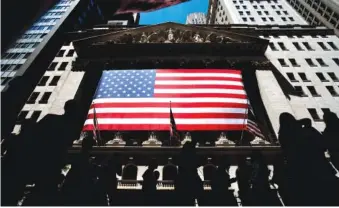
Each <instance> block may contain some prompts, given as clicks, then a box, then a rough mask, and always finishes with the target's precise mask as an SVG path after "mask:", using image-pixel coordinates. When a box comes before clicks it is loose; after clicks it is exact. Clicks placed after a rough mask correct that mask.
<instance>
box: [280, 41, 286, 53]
mask: <svg viewBox="0 0 339 208" xmlns="http://www.w3.org/2000/svg"><path fill="white" fill-rule="evenodd" d="M278 45H279V46H280V48H281V49H282V50H283V51H288V49H287V48H286V47H285V45H284V43H282V42H278Z"/></svg>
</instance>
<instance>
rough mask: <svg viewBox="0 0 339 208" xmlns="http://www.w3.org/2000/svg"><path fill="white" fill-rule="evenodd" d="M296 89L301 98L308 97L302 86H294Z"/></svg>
mask: <svg viewBox="0 0 339 208" xmlns="http://www.w3.org/2000/svg"><path fill="white" fill-rule="evenodd" d="M294 89H295V91H296V93H297V94H298V95H299V96H301V97H307V95H306V94H305V92H304V90H303V88H302V87H301V86H294Z"/></svg>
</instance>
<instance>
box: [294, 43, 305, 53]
mask: <svg viewBox="0 0 339 208" xmlns="http://www.w3.org/2000/svg"><path fill="white" fill-rule="evenodd" d="M292 44H293V45H294V47H295V48H296V49H297V50H298V51H303V50H304V49H302V47H300V45H299V43H298V42H293V43H292Z"/></svg>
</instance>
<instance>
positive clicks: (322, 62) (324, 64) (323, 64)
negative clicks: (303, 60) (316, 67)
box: [316, 58, 328, 66]
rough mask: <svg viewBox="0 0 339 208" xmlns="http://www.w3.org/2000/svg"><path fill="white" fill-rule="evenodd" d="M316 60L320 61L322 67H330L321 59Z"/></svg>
mask: <svg viewBox="0 0 339 208" xmlns="http://www.w3.org/2000/svg"><path fill="white" fill-rule="evenodd" d="M316 60H317V61H318V63H319V64H320V66H328V65H327V64H326V63H325V62H324V61H323V60H322V59H321V58H317V59H316Z"/></svg>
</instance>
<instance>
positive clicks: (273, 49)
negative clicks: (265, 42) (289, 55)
mask: <svg viewBox="0 0 339 208" xmlns="http://www.w3.org/2000/svg"><path fill="white" fill-rule="evenodd" d="M269 46H270V48H271V50H272V51H277V50H278V49H277V48H276V47H275V45H274V43H269Z"/></svg>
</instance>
